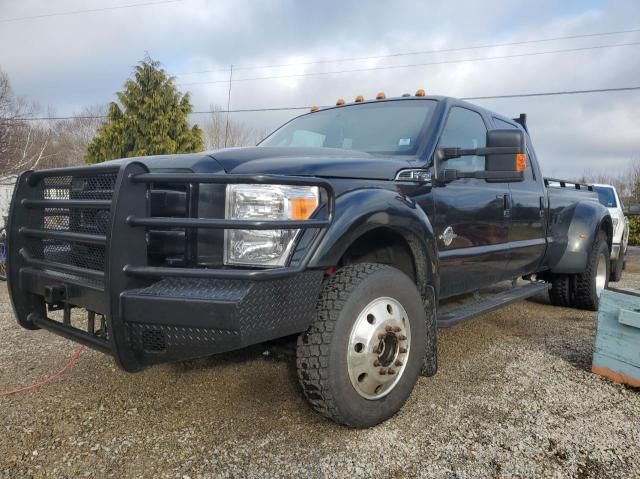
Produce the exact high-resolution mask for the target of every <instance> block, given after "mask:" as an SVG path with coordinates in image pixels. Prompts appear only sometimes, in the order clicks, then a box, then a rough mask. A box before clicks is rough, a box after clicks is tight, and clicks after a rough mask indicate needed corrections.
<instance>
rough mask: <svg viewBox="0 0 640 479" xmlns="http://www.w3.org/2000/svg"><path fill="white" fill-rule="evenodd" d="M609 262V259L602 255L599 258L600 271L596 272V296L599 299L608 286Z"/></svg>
mask: <svg viewBox="0 0 640 479" xmlns="http://www.w3.org/2000/svg"><path fill="white" fill-rule="evenodd" d="M607 261H609V259H608V258H607V257H606V256H604V255H600V257H599V258H598V269H597V270H596V295H597V296H598V298H599V297H600V295H601V294H602V291H603V290H604V288H605V287H606V286H607Z"/></svg>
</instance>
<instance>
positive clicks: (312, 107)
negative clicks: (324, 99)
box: [311, 105, 318, 113]
mask: <svg viewBox="0 0 640 479" xmlns="http://www.w3.org/2000/svg"><path fill="white" fill-rule="evenodd" d="M314 111H318V105H312V106H311V113H313V112H314Z"/></svg>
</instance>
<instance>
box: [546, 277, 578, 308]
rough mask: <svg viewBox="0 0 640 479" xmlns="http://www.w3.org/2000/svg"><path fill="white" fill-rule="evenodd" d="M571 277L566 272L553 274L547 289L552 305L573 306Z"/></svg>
mask: <svg viewBox="0 0 640 479" xmlns="http://www.w3.org/2000/svg"><path fill="white" fill-rule="evenodd" d="M571 283H572V278H571V275H568V274H557V275H554V277H553V279H552V280H551V288H550V289H549V300H550V301H551V304H553V305H554V306H562V307H564V308H570V307H572V306H573V288H572V284H571Z"/></svg>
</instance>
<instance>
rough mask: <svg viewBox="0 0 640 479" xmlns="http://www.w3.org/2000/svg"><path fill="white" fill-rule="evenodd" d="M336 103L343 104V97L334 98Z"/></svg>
mask: <svg viewBox="0 0 640 479" xmlns="http://www.w3.org/2000/svg"><path fill="white" fill-rule="evenodd" d="M336 105H337V106H340V105H344V99H343V98H338V99H337V100H336Z"/></svg>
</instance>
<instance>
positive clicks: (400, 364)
mask: <svg viewBox="0 0 640 479" xmlns="http://www.w3.org/2000/svg"><path fill="white" fill-rule="evenodd" d="M394 366H398V367H400V366H402V361H400V360H399V359H398V360H397V361H396V362H395V364H394Z"/></svg>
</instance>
